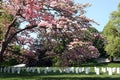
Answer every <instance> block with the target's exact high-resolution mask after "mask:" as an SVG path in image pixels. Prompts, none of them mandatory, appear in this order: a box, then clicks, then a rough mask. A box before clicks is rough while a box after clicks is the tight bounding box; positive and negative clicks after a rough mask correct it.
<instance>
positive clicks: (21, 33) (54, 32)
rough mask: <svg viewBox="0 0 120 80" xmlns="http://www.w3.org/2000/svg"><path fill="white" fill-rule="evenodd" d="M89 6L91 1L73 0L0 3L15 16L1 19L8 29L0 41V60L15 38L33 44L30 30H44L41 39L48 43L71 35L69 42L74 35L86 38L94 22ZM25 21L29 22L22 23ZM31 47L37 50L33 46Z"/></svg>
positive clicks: (0, 6) (13, 0)
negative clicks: (80, 2) (7, 20)
mask: <svg viewBox="0 0 120 80" xmlns="http://www.w3.org/2000/svg"><path fill="white" fill-rule="evenodd" d="M87 6H89V4H75V3H74V1H73V0H3V1H2V2H1V4H0V9H1V12H2V13H3V14H5V13H7V14H9V15H11V16H13V19H12V21H11V22H9V23H1V24H2V27H3V28H6V30H5V32H4V35H3V40H2V42H1V50H0V62H2V61H3V58H4V57H3V55H4V54H5V52H6V49H7V47H8V46H9V45H10V43H11V42H12V41H13V40H16V41H15V42H14V44H16V45H19V44H20V45H21V44H22V45H25V44H28V46H30V45H32V44H33V43H34V40H33V38H32V39H30V38H31V36H30V33H37V32H41V33H42V34H41V35H42V36H41V38H42V40H46V41H47V42H49V43H57V42H58V41H60V42H61V41H63V39H64V38H65V39H67V40H69V39H70V41H69V43H70V42H72V41H74V38H77V39H78V40H79V41H80V40H83V38H84V33H85V32H84V29H87V28H88V27H90V26H91V25H90V22H94V21H93V20H92V19H89V18H87V17H86V16H85V15H84V13H85V12H86V11H85V10H84V8H86V7H87ZM23 22H26V23H28V24H27V25H25V26H23V27H21V26H19V25H20V24H21V23H23ZM94 23H95V22H94ZM16 24H19V25H16ZM16 27H17V28H16ZM74 34H75V35H74ZM26 36H27V37H26ZM66 37H67V38H66ZM60 42H59V43H60ZM69 43H67V44H69ZM48 45H54V44H48ZM72 46H74V45H72ZM90 46H91V45H90ZM49 47H50V46H49ZM66 49H67V48H66ZM28 50H29V51H28ZM28 50H27V51H28V52H30V53H32V52H33V53H34V50H33V49H30V48H28Z"/></svg>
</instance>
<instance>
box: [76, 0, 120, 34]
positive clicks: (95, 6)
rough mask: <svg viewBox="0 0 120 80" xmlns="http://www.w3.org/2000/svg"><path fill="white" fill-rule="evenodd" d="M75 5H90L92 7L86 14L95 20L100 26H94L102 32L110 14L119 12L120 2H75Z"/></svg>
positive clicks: (89, 0) (110, 0)
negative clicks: (119, 5)
mask: <svg viewBox="0 0 120 80" xmlns="http://www.w3.org/2000/svg"><path fill="white" fill-rule="evenodd" d="M74 1H75V3H90V4H91V6H90V7H88V8H86V10H87V13H86V14H85V15H86V16H87V17H88V18H92V19H94V20H95V21H96V22H98V23H99V24H100V25H96V24H93V25H92V26H93V27H95V28H96V29H97V30H98V31H100V32H101V31H102V30H103V28H104V26H105V25H106V24H107V22H108V20H109V17H110V13H111V12H112V11H115V10H117V8H118V4H119V3H120V0H74Z"/></svg>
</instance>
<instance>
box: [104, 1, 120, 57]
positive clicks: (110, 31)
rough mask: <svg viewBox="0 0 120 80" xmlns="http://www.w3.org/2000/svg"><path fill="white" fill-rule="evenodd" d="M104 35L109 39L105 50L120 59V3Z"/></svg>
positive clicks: (112, 14)
mask: <svg viewBox="0 0 120 80" xmlns="http://www.w3.org/2000/svg"><path fill="white" fill-rule="evenodd" d="M103 34H104V36H105V37H106V39H107V44H106V46H105V50H106V52H107V54H108V55H110V56H112V57H120V45H119V44H120V3H119V5H118V10H117V11H113V12H112V13H111V15H110V19H109V21H108V23H107V24H106V26H105V28H104V30H103Z"/></svg>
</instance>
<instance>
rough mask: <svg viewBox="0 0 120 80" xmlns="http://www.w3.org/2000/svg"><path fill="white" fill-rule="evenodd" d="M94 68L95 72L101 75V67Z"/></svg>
mask: <svg viewBox="0 0 120 80" xmlns="http://www.w3.org/2000/svg"><path fill="white" fill-rule="evenodd" d="M94 70H95V73H96V74H97V75H100V69H99V68H97V67H94Z"/></svg>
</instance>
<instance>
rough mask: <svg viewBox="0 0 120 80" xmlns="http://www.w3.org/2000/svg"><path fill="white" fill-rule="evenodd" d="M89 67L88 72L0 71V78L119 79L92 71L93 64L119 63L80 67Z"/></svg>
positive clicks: (39, 79) (24, 79)
mask: <svg viewBox="0 0 120 80" xmlns="http://www.w3.org/2000/svg"><path fill="white" fill-rule="evenodd" d="M83 66H84V67H91V69H92V70H91V72H90V74H85V73H80V74H76V73H69V74H67V73H62V74H61V73H59V72H58V71H57V72H56V73H53V72H49V73H48V74H44V73H43V71H42V72H41V73H40V74H37V73H27V72H24V71H23V72H22V73H21V74H15V73H14V74H12V73H0V80H120V74H113V75H112V76H110V75H108V74H107V73H101V74H100V75H96V74H95V72H94V69H93V68H94V66H96V67H120V64H119V63H104V64H83V65H81V67H83Z"/></svg>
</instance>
